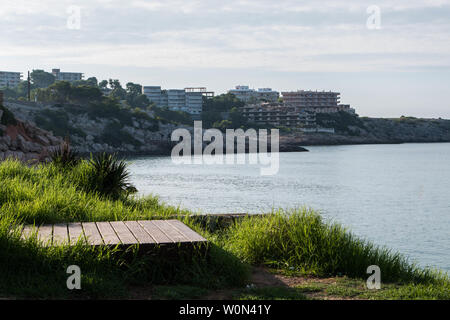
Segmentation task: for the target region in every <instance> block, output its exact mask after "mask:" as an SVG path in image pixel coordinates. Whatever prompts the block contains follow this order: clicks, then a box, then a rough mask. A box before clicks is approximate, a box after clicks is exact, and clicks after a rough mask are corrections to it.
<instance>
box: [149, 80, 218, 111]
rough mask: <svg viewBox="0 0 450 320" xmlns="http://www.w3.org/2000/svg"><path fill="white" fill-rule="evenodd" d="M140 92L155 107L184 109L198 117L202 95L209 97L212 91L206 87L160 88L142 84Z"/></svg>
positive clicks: (201, 107)
mask: <svg viewBox="0 0 450 320" xmlns="http://www.w3.org/2000/svg"><path fill="white" fill-rule="evenodd" d="M142 94H144V95H146V96H147V98H148V99H149V100H150V101H151V102H153V103H154V104H155V105H156V106H157V107H169V109H170V110H174V111H175V110H176V111H184V112H187V113H189V114H191V115H193V116H197V117H199V116H200V115H201V113H202V109H203V97H206V98H210V97H213V96H214V92H212V91H206V88H204V87H199V88H184V89H167V90H163V89H161V86H144V87H142Z"/></svg>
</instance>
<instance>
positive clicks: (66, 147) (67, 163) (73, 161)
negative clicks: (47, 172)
mask: <svg viewBox="0 0 450 320" xmlns="http://www.w3.org/2000/svg"><path fill="white" fill-rule="evenodd" d="M50 159H51V160H52V162H53V163H54V164H55V165H57V166H60V167H63V168H70V167H74V166H76V165H77V164H78V163H79V162H80V157H79V155H78V152H76V151H75V150H74V149H72V148H71V147H70V143H69V140H67V139H65V140H64V141H63V142H62V143H61V145H60V146H59V147H57V148H55V149H53V150H51V151H50Z"/></svg>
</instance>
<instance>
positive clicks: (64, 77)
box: [52, 69, 83, 82]
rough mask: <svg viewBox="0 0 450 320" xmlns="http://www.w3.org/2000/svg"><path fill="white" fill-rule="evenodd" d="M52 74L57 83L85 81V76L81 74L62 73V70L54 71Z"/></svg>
mask: <svg viewBox="0 0 450 320" xmlns="http://www.w3.org/2000/svg"><path fill="white" fill-rule="evenodd" d="M52 74H53V75H54V76H55V80H57V81H68V82H74V81H78V80H82V79H83V74H82V73H80V72H61V70H60V69H52Z"/></svg>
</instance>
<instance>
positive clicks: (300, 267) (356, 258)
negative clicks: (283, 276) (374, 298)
mask: <svg viewBox="0 0 450 320" xmlns="http://www.w3.org/2000/svg"><path fill="white" fill-rule="evenodd" d="M221 241H222V243H223V246H224V247H225V248H226V249H227V250H229V251H230V252H232V253H233V254H235V255H236V256H237V257H239V258H240V259H241V260H243V261H245V262H247V263H249V264H265V265H268V266H272V267H277V268H283V269H286V270H288V271H291V272H298V273H302V274H309V275H316V276H335V275H340V274H342V275H347V276H351V277H367V274H366V270H367V267H368V266H370V265H377V266H379V267H380V269H381V272H382V276H383V280H384V281H401V282H409V281H413V282H418V283H430V282H433V281H434V280H435V279H438V278H439V277H440V275H438V274H436V273H435V272H433V271H430V270H423V269H420V268H418V267H416V266H414V265H413V264H411V263H409V261H408V260H407V259H406V258H404V257H403V256H402V255H400V254H398V253H394V252H391V251H390V250H389V249H387V248H380V247H377V246H375V245H374V244H372V243H370V242H367V241H364V240H362V239H359V238H357V237H355V236H354V235H353V234H351V233H350V232H348V231H347V230H346V229H345V228H343V227H342V226H340V225H339V224H331V223H325V222H324V221H323V220H322V219H321V217H320V215H318V214H317V213H315V212H314V211H312V210H307V209H300V210H292V211H282V210H280V211H278V212H274V213H273V214H270V215H266V216H263V217H247V218H245V219H243V220H242V221H240V222H239V223H236V224H234V225H233V226H232V227H231V228H229V230H228V231H227V232H226V233H225V234H224V235H223V236H222V238H221Z"/></svg>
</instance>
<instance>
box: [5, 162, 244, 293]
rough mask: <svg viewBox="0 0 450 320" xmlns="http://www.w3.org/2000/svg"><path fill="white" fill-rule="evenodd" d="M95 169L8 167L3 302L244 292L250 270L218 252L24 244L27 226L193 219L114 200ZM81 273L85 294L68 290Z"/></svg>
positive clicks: (153, 202)
mask: <svg viewBox="0 0 450 320" xmlns="http://www.w3.org/2000/svg"><path fill="white" fill-rule="evenodd" d="M94 170H95V169H93V167H92V166H91V165H90V164H89V163H88V162H87V161H85V160H82V161H81V162H80V163H78V164H76V165H74V166H73V167H67V168H64V169H63V168H61V166H59V165H58V164H52V163H50V164H39V165H36V166H33V167H28V166H26V165H24V164H22V163H20V162H18V161H12V160H7V161H4V162H2V163H0V181H1V182H2V183H0V297H1V296H2V295H7V296H11V295H13V296H20V297H41V298H42V297H50V298H52V297H53V298H57V297H58V298H61V297H72V298H73V297H75V298H76V297H83V298H101V297H109V296H112V297H121V296H124V295H126V290H127V288H128V287H129V286H130V285H140V286H142V285H150V284H155V283H159V284H170V283H175V284H186V285H190V284H191V285H192V284H195V285H196V286H203V287H205V288H218V287H227V286H240V285H242V284H243V283H244V282H245V280H246V277H247V274H248V270H247V268H246V266H245V265H243V264H242V263H241V262H240V261H239V260H238V259H237V258H236V257H234V256H233V255H231V254H230V253H228V252H226V251H225V250H223V249H221V248H219V247H217V246H214V245H212V246H211V248H210V250H209V256H205V255H204V254H203V251H201V250H200V251H196V250H194V254H193V255H189V254H187V255H185V254H183V252H182V251H180V252H179V254H178V255H176V256H174V257H170V258H166V257H165V256H164V255H162V254H159V251H158V248H156V249H155V250H154V251H153V252H152V254H149V255H138V254H137V253H138V251H137V249H138V248H137V247H131V248H130V249H129V250H128V251H127V252H123V251H120V250H117V249H115V248H110V247H104V248H94V247H89V246H84V245H82V244H81V243H80V244H78V245H76V246H73V247H69V246H58V247H45V246H42V245H41V244H40V243H39V242H38V241H37V240H36V238H33V237H31V238H30V239H28V240H26V241H24V240H22V239H20V238H19V234H18V233H17V232H15V233H14V232H10V230H12V229H14V226H18V225H20V224H36V225H40V224H44V223H57V222H72V221H112V220H135V219H164V218H167V217H174V216H175V217H180V219H182V216H183V215H186V214H187V213H189V212H188V211H184V210H181V209H180V208H175V207H171V206H168V205H165V204H162V203H160V202H159V201H158V199H157V198H156V197H145V198H138V197H132V196H128V197H125V196H123V197H120V198H119V199H116V200H113V199H111V198H110V197H108V196H104V195H103V194H101V193H99V192H97V191H96V190H93V189H92V187H91V181H92V175H94V176H95V172H94V173H93V171H94ZM69 265H78V266H79V267H80V268H81V271H82V291H81V292H76V291H69V290H68V289H67V288H66V279H67V277H68V275H67V274H66V269H67V267H68V266H69Z"/></svg>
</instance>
